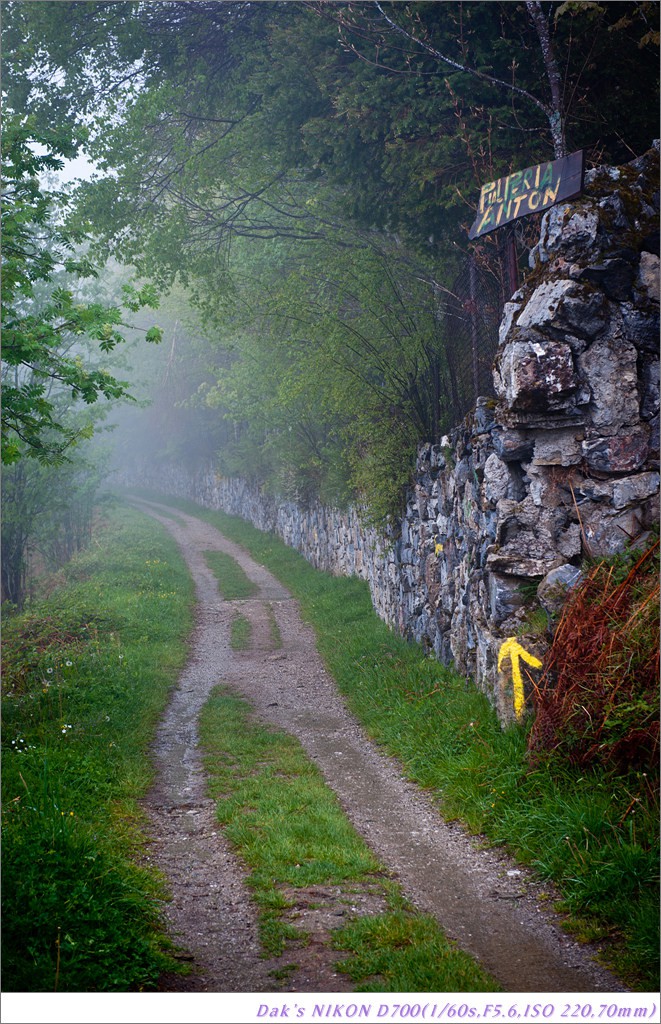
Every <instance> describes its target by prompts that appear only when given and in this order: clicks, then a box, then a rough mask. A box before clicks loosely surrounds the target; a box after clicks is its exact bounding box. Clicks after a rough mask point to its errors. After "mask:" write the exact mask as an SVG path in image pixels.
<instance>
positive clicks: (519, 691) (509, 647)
mask: <svg viewBox="0 0 661 1024" xmlns="http://www.w3.org/2000/svg"><path fill="white" fill-rule="evenodd" d="M506 658H510V660H511V662H512V688H513V690H514V714H515V715H516V717H517V718H521V715H522V714H523V706H524V703H525V696H524V693H523V679H522V678H521V666H520V665H519V660H520V659H521V658H523V660H524V661H525V662H526V663H527V664H528V665H530V666H531V668H541V667H542V663H541V661H540V660H539V658H536V657H535V655H534V654H529V653H528V651H527V650H526V649H525V647H522V646H521V644H520V643H519V641H518V640H517V638H516V637H515V636H510V637H508V638H507V640H505V642H504V643H503V644H502V645H501V648H500V650H499V651H498V671H500V667H501V665H502V663H503V662H504V661H505V659H506Z"/></svg>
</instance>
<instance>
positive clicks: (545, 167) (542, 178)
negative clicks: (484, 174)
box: [468, 150, 583, 238]
mask: <svg viewBox="0 0 661 1024" xmlns="http://www.w3.org/2000/svg"><path fill="white" fill-rule="evenodd" d="M582 188H583V150H580V151H579V152H578V153H572V154H571V155H570V156H563V157H561V158H560V159H559V160H552V161H550V162H549V163H546V164H537V165H536V166H535V167H526V169H525V171H514V173H513V174H508V175H507V177H506V178H499V179H498V181H489V182H487V184H486V185H483V186H482V191H481V192H480V205H479V207H478V211H477V217H476V219H475V223H474V224H473V226H472V228H471V229H470V231H469V232H468V237H469V238H479V237H480V235H486V234H488V232H489V231H495V230H496V228H502V226H503V224H509V222H510V221H512V220H518V218H519V217H525V216H526V214H528V213H539V211H540V210H546V209H548V207H549V206H553V205H554V204H555V203H560V202H562V200H563V199H569V197H570V196H575V195H578V193H579V192H580V191H581V190H582Z"/></svg>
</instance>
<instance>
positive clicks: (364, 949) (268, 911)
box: [200, 687, 498, 992]
mask: <svg viewBox="0 0 661 1024" xmlns="http://www.w3.org/2000/svg"><path fill="white" fill-rule="evenodd" d="M200 736H201V743H202V747H203V750H204V751H205V758H204V763H205V768H206V771H207V774H208V777H209V780H210V783H209V788H210V792H211V795H212V796H213V797H214V798H215V799H216V800H217V815H218V820H219V821H220V823H221V824H222V825H223V827H224V832H225V835H226V836H227V838H228V839H229V840H230V842H232V843H233V845H234V846H235V848H236V850H237V852H238V853H239V855H240V856H241V858H242V859H243V861H244V862H245V863H246V865H247V866H248V868H249V871H250V876H249V885H250V886H251V888H252V890H253V893H254V898H255V901H256V903H257V906H258V908H259V914H260V929H261V937H262V942H263V945H264V948H265V950H266V952H267V953H268V954H270V955H274V956H278V955H280V954H282V953H283V952H286V953H287V954H288V955H291V956H292V957H295V955H296V953H295V948H293V947H292V946H290V945H289V943H292V942H293V943H300V942H305V940H306V935H305V932H304V931H302V930H301V929H300V928H297V927H296V926H295V925H293V924H292V923H291V921H290V920H288V917H287V911H288V910H291V909H292V908H293V909H294V910H295V909H296V894H297V892H300V893H304V892H306V891H307V890H308V889H309V888H310V887H315V886H316V887H318V886H338V887H341V888H344V889H345V891H346V903H350V902H351V892H352V891H355V890H356V887H359V886H361V885H365V886H367V887H369V889H370V891H371V893H372V894H374V892H375V890H378V891H379V894H380V896H381V899H382V902H384V904H387V905H388V906H389V908H390V909H389V910H387V911H386V912H385V913H377V914H372V915H370V916H369V917H366V918H361V919H358V920H356V921H352V922H351V923H350V924H349V925H348V926H346V927H340V928H337V929H334V930H333V936H332V944H333V946H334V947H335V948H336V949H338V950H345V951H347V952H348V953H349V955H348V956H347V957H346V958H345V959H344V960H343V961H341V963H339V964H338V970H341V971H344V972H345V973H347V974H349V975H350V976H351V978H352V979H354V981H356V983H357V989H356V991H377V992H417V991H430V992H446V991H447V992H469V991H475V992H492V991H498V987H497V985H496V984H495V982H494V981H493V979H492V978H490V977H489V975H488V974H486V973H485V972H484V971H483V970H482V969H481V968H480V967H479V966H478V965H477V964H476V963H475V961H474V960H472V958H471V957H469V956H468V955H467V954H465V953H463V952H462V951H461V950H459V949H458V948H457V947H456V946H455V945H454V944H453V943H451V942H449V941H448V940H447V939H446V938H445V936H444V935H443V933H442V932H441V930H440V928H439V926H438V924H437V923H436V922H435V921H434V920H433V919H432V918H430V917H428V916H426V915H421V914H418V913H416V912H413V911H411V910H409V909H406V908H405V907H404V906H403V903H404V901H403V899H402V896H401V894H400V893H399V891H398V889H397V887H396V886H395V885H394V884H393V883H392V882H390V881H388V879H387V878H386V877H385V875H384V873H383V869H382V867H381V865H380V864H379V862H378V861H377V860H376V858H375V857H374V855H373V854H372V852H371V851H370V849H369V848H368V847H367V846H366V844H365V843H364V842H363V840H362V839H361V838H360V837H359V836H358V835H357V833H356V832H355V831H354V829H353V827H352V826H351V825H350V823H349V822H348V820H347V817H346V815H345V814H344V812H343V811H342V808H341V806H340V804H339V801H338V799H337V797H336V796H335V794H334V793H333V792H332V791H331V790H330V789H329V788H328V787H327V786H326V784H325V782H324V780H323V778H322V776H321V773H320V772H319V770H318V769H317V768H316V766H315V765H314V764H313V763H312V762H311V761H310V760H309V758H308V757H307V755H306V754H305V752H304V751H303V748H302V747H301V746H300V744H299V742H298V741H297V740H295V739H294V738H293V737H291V736H289V735H288V734H287V733H284V732H281V731H279V730H276V729H272V728H269V727H267V726H264V725H261V724H259V723H257V722H255V721H254V720H253V719H252V718H251V714H250V705H249V704H248V703H247V702H246V701H244V700H241V699H240V698H238V697H235V696H233V695H232V694H230V693H228V692H226V691H224V690H223V689H222V688H220V687H218V688H216V689H215V690H214V691H213V693H212V694H211V697H210V699H209V700H208V702H207V703H206V705H205V706H204V708H203V710H202V714H201V716H200Z"/></svg>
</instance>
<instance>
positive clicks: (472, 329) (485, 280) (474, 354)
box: [441, 257, 503, 428]
mask: <svg viewBox="0 0 661 1024" xmlns="http://www.w3.org/2000/svg"><path fill="white" fill-rule="evenodd" d="M502 308H503V290H502V287H501V285H500V283H499V282H498V280H497V278H496V277H494V275H493V274H490V273H489V272H488V271H486V270H484V269H482V268H480V267H479V266H478V265H477V263H476V261H475V259H474V258H473V257H468V258H467V259H466V260H465V262H464V265H463V267H462V269H461V271H460V272H459V274H458V275H457V277H456V278H455V280H454V282H453V285H452V288H451V289H450V292H449V294H446V296H445V300H444V302H443V308H442V314H441V315H442V317H443V320H444V323H445V332H444V334H445V362H446V366H445V374H444V378H445V379H444V382H443V388H442V394H441V404H442V407H443V413H444V415H443V419H444V421H445V423H446V425H447V428H450V427H454V426H457V425H458V424H459V423H460V422H461V421H462V420H463V419H464V417H465V416H466V415H467V414H468V413H469V412H470V411H471V410H472V409H473V408H474V407H475V403H476V400H477V398H478V397H479V396H487V397H489V396H493V395H494V387H493V374H492V366H493V360H494V356H495V354H496V349H497V347H498V328H499V325H500V318H501V313H502Z"/></svg>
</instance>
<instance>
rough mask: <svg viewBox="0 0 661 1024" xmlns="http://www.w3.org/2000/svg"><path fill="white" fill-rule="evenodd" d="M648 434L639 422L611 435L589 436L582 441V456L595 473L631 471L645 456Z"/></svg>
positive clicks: (636, 467) (647, 429) (638, 465)
mask: <svg viewBox="0 0 661 1024" xmlns="http://www.w3.org/2000/svg"><path fill="white" fill-rule="evenodd" d="M649 434H650V431H649V427H647V426H645V425H642V424H641V425H640V426H639V427H635V428H633V429H632V430H628V431H627V432H626V433H623V434H616V435H615V436H613V437H596V438H591V439H590V440H586V441H583V443H582V446H581V447H582V451H583V458H584V459H585V462H586V463H587V465H588V467H589V468H590V469H591V470H593V471H594V472H597V473H631V472H632V471H633V470H635V469H640V467H641V466H642V465H643V464H644V462H645V459H646V458H647V452H648V439H649Z"/></svg>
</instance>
